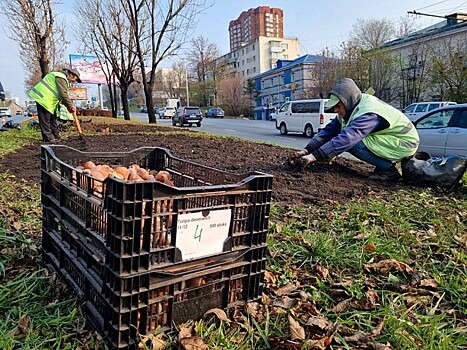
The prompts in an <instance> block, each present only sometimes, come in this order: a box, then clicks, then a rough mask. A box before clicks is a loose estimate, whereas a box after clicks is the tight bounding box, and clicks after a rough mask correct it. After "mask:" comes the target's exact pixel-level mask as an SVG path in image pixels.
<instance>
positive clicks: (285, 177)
mask: <svg viewBox="0 0 467 350" xmlns="http://www.w3.org/2000/svg"><path fill="white" fill-rule="evenodd" d="M82 126H83V129H84V131H85V132H91V131H92V132H96V131H97V133H95V134H94V135H86V136H85V142H83V141H82V140H80V139H79V138H78V137H77V136H70V137H66V133H65V134H64V139H63V140H62V142H61V143H60V144H63V145H67V146H70V147H73V148H76V149H79V150H82V151H93V152H111V151H129V150H133V149H135V148H138V147H164V148H167V149H169V150H170V151H171V152H172V154H173V155H174V156H176V157H179V158H182V159H187V160H191V161H194V162H197V163H200V164H205V165H208V166H211V167H214V168H216V169H221V170H227V171H231V172H235V173H247V172H252V171H260V172H265V173H269V174H272V175H274V180H273V200H274V201H275V202H282V203H283V204H294V205H300V204H315V203H323V202H343V201H346V200H348V199H350V198H353V197H365V196H368V195H370V194H375V193H379V192H382V191H388V190H389V191H392V190H399V189H400V188H403V187H405V185H404V184H403V183H402V182H398V183H396V184H394V183H393V184H384V183H378V182H374V181H369V180H368V179H367V176H368V174H369V172H370V171H371V170H372V167H371V166H369V165H368V164H366V163H363V162H356V161H352V160H349V159H345V158H338V159H337V160H336V161H335V162H333V163H332V164H314V165H312V166H311V167H308V168H307V169H305V170H303V171H300V172H299V171H297V170H295V169H291V168H290V167H289V166H288V165H286V164H285V161H286V159H287V156H288V155H289V154H290V153H291V152H292V150H290V149H287V148H282V147H278V146H272V145H268V144H262V143H255V142H249V141H242V140H237V139H232V138H218V137H212V136H209V135H204V136H202V137H200V135H199V134H198V133H195V132H193V131H189V130H187V129H183V130H186V132H180V130H181V129H179V128H171V127H163V126H158V125H147V124H133V123H131V124H110V125H102V124H95V123H94V122H93V121H86V120H85V121H84V123H83V124H82ZM306 142H307V141H306V139H303V144H304V145H305V144H306ZM40 145H41V144H40V143H39V142H36V143H34V144H32V145H30V146H28V147H26V148H23V149H21V150H20V151H18V152H17V153H12V154H9V155H8V156H7V157H5V158H3V159H2V164H1V165H0V171H1V172H4V171H7V170H9V172H10V173H12V174H14V175H15V176H16V178H17V179H20V180H22V179H24V180H26V181H31V182H36V183H38V182H39V181H40V160H39V155H40ZM24 180H23V181H24Z"/></svg>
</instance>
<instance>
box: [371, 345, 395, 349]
mask: <svg viewBox="0 0 467 350" xmlns="http://www.w3.org/2000/svg"><path fill="white" fill-rule="evenodd" d="M371 346H372V347H373V350H391V344H389V343H386V344H382V343H373V344H371Z"/></svg>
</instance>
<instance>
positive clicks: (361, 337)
mask: <svg viewBox="0 0 467 350" xmlns="http://www.w3.org/2000/svg"><path fill="white" fill-rule="evenodd" d="M369 338H370V334H368V333H364V332H362V331H358V332H357V333H355V334H352V335H351V336H346V337H344V340H345V341H346V342H348V343H366V342H367V341H368V339H369Z"/></svg>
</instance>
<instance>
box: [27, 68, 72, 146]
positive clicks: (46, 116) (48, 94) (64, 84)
mask: <svg viewBox="0 0 467 350" xmlns="http://www.w3.org/2000/svg"><path fill="white" fill-rule="evenodd" d="M74 82H78V83H81V79H80V77H79V73H78V71H76V70H74V69H64V70H62V71H58V72H50V73H48V74H47V75H46V76H45V77H44V78H43V79H42V80H41V81H40V82H39V83H37V84H36V85H35V86H34V87H33V88H32V89H31V91H29V93H28V95H29V97H31V98H32V99H33V100H34V101H36V104H37V115H38V117H39V127H40V129H41V133H42V141H44V142H51V143H56V142H59V140H60V130H59V121H58V113H59V106H60V104H62V105H64V106H65V107H66V108H67V109H68V111H69V112H70V113H75V112H76V107H75V106H73V102H72V101H71V99H70V97H69V96H68V90H69V88H70V83H74Z"/></svg>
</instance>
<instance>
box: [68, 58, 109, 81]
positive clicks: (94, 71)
mask: <svg viewBox="0 0 467 350" xmlns="http://www.w3.org/2000/svg"><path fill="white" fill-rule="evenodd" d="M70 66H71V69H76V70H77V71H78V72H79V77H80V78H81V81H82V82H83V83H87V84H107V81H106V79H105V75H104V72H103V70H102V66H101V63H100V62H99V60H98V59H97V57H95V56H84V55H70Z"/></svg>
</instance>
